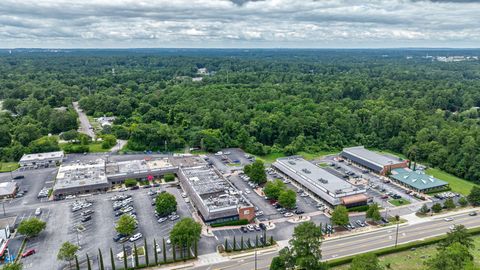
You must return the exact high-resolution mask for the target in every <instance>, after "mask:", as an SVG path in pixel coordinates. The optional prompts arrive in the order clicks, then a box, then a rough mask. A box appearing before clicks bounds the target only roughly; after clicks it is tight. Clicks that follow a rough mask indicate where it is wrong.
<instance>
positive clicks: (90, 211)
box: [80, 209, 95, 216]
mask: <svg viewBox="0 0 480 270" xmlns="http://www.w3.org/2000/svg"><path fill="white" fill-rule="evenodd" d="M93 212H95V211H93V210H92V209H88V210H85V211H83V212H82V213H80V215H82V216H89V215H91V214H93Z"/></svg>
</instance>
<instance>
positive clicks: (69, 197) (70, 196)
mask: <svg viewBox="0 0 480 270" xmlns="http://www.w3.org/2000/svg"><path fill="white" fill-rule="evenodd" d="M76 197H77V196H75V195H68V196H67V197H65V200H70V199H75V198H76Z"/></svg>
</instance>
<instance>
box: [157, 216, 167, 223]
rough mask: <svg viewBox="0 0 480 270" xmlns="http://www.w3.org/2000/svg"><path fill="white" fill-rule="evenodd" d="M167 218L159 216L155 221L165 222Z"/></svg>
mask: <svg viewBox="0 0 480 270" xmlns="http://www.w3.org/2000/svg"><path fill="white" fill-rule="evenodd" d="M167 220H168V218H166V217H162V218H159V219H158V220H157V221H158V223H162V222H165V221H167Z"/></svg>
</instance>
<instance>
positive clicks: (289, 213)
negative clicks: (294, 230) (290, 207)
mask: <svg viewBox="0 0 480 270" xmlns="http://www.w3.org/2000/svg"><path fill="white" fill-rule="evenodd" d="M283 216H284V217H291V216H293V213H292V212H286V213H285V214H283Z"/></svg>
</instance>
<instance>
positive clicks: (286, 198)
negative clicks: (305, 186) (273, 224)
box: [278, 189, 297, 209]
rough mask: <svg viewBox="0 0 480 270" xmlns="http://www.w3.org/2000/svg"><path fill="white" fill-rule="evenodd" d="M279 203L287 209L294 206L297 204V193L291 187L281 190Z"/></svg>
mask: <svg viewBox="0 0 480 270" xmlns="http://www.w3.org/2000/svg"><path fill="white" fill-rule="evenodd" d="M278 203H279V204H280V205H281V206H282V207H284V208H286V209H292V208H294V207H295V205H296V204H297V193H296V192H295V191H293V190H291V189H286V190H283V191H281V192H280V196H278Z"/></svg>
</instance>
